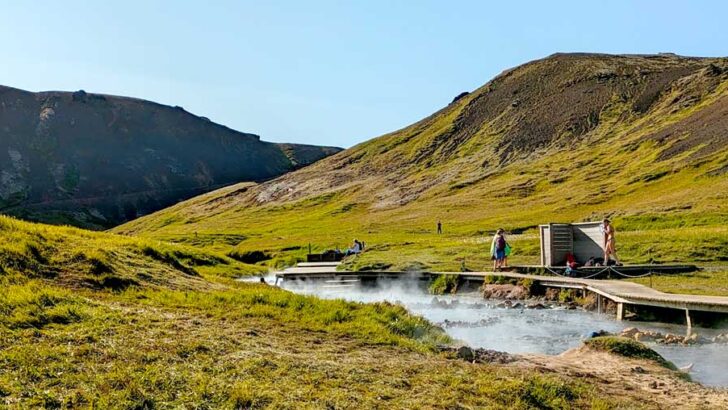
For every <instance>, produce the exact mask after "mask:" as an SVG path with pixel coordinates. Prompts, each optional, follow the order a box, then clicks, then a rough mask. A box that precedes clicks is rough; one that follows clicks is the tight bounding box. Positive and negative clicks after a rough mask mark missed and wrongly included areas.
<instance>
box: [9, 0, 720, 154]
mask: <svg viewBox="0 0 728 410" xmlns="http://www.w3.org/2000/svg"><path fill="white" fill-rule="evenodd" d="M112 3H113V4H112ZM726 16H728V2H723V1H718V0H716V1H690V2H688V1H682V2H678V1H648V0H644V1H638V0H633V1H627V0H622V1H551V2H546V1H520V2H519V1H497V2H486V1H444V0H443V1H415V0H411V1H394V0H390V1H386V0H382V1H374V0H368V1H367V0H361V1H356V2H354V1H348V2H347V1H314V0H310V1H263V0H260V1H204V2H203V1H197V2H192V1H153V0H146V1H130V0H126V1H121V0H119V1H105V0H104V1H70V0H64V1H20V0H18V1H12V2H11V1H4V0H0V39H2V41H1V42H0V45H2V47H0V53H1V55H2V57H1V59H0V84H4V85H9V86H14V87H18V88H23V89H28V90H32V91H40V90H78V89H84V90H86V91H89V92H102V93H110V94H119V95H128V96H134V97H140V98H145V99H149V100H154V101H158V102H161V103H165V104H170V105H181V106H183V107H185V109H187V110H188V111H191V112H193V113H195V114H198V115H203V116H206V117H209V118H210V119H212V120H213V121H216V122H219V123H222V124H225V125H227V126H230V127H232V128H235V129H238V130H241V131H247V132H253V133H257V134H260V135H261V136H262V137H263V139H265V140H269V141H281V142H282V141H290V142H307V143H313V144H325V145H338V146H344V147H348V146H351V145H353V144H355V143H357V142H360V141H364V140H366V139H369V138H372V137H375V136H377V135H380V134H383V133H386V132H389V131H393V130H396V129H398V128H401V127H403V126H405V125H407V124H410V123H412V122H414V121H416V120H418V119H420V118H422V117H424V116H426V115H428V114H430V113H432V112H433V111H435V110H437V109H439V108H441V107H442V106H444V105H446V104H447V103H449V102H450V101H451V99H452V98H453V97H454V96H455V95H456V94H458V93H460V92H461V91H465V90H473V89H475V88H477V87H479V86H480V85H482V84H484V83H485V82H487V81H488V80H489V79H491V78H492V77H493V76H494V75H496V74H498V73H499V72H501V71H503V70H504V69H506V68H509V67H512V66H515V65H518V64H521V63H524V62H526V61H529V60H532V59H536V58H541V57H544V56H547V55H549V54H551V53H554V52H559V51H563V52H568V51H590V52H606V53H657V52H675V53H678V54H685V55H699V56H725V55H728V29H726Z"/></svg>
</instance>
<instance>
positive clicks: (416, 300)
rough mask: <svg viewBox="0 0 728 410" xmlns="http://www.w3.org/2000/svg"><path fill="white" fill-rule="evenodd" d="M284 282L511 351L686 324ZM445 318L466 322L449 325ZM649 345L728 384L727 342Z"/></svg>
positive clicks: (410, 288)
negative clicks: (392, 309)
mask: <svg viewBox="0 0 728 410" xmlns="http://www.w3.org/2000/svg"><path fill="white" fill-rule="evenodd" d="M255 280H258V279H257V278H256V279H255ZM268 281H269V283H272V282H274V281H275V279H274V278H268ZM280 286H281V287H282V288H284V289H288V290H290V291H293V292H296V293H301V294H308V295H315V296H318V297H321V298H327V299H346V300H350V301H357V302H381V301H388V302H392V303H399V304H401V305H403V306H405V307H406V308H407V309H408V310H409V311H411V312H412V313H415V314H418V315H421V316H423V317H425V318H427V319H428V320H430V321H431V322H433V323H436V324H439V325H441V326H443V328H444V329H445V331H446V332H447V333H448V334H449V335H450V336H452V337H453V338H455V339H458V340H461V341H463V342H465V343H466V344H468V345H469V346H472V347H480V348H486V349H494V350H499V351H503V352H508V353H541V354H550V355H555V354H560V353H562V352H564V351H566V350H568V349H571V348H574V347H578V346H579V345H580V344H581V341H582V340H584V338H585V337H587V335H589V334H590V333H591V332H593V331H598V330H606V331H608V332H611V333H618V332H620V331H622V330H623V329H626V328H628V327H638V328H639V329H641V330H654V331H659V332H662V333H675V334H685V333H686V328H685V326H681V325H672V324H664V323H654V322H629V321H622V322H620V321H617V320H616V319H615V318H614V317H613V316H612V315H607V314H597V313H594V312H589V311H584V310H580V309H577V310H567V309H560V308H553V309H513V308H503V307H498V306H497V305H498V302H497V301H493V300H484V299H483V298H482V296H480V295H479V294H478V293H477V292H464V293H457V294H455V295H444V296H433V295H430V294H428V293H427V291H426V288H425V287H424V286H423V283H418V282H416V281H395V280H391V281H386V282H382V281H380V282H379V283H378V284H377V285H376V286H361V285H360V284H358V283H347V284H343V285H342V284H338V283H330V282H317V281H307V282H283V283H281V284H280ZM446 320H447V321H450V322H463V323H456V325H455V326H446V322H445V321H446ZM693 330H694V331H695V332H697V333H699V334H700V335H703V336H706V337H711V336H713V335H716V334H718V333H719V331H718V330H715V329H701V328H694V329H693ZM725 331H726V330H725V329H724V330H722V332H725ZM647 345H648V346H649V347H650V348H652V349H654V350H655V351H657V352H658V353H660V354H661V355H662V356H663V357H665V358H666V359H667V360H670V361H672V362H673V363H674V364H675V365H676V366H678V367H682V366H686V365H688V364H690V363H692V364H693V368H692V371H691V372H690V375H691V377H692V378H693V380H695V381H698V382H700V383H702V384H704V385H707V386H720V387H728V371H727V370H726V369H728V345H726V344H717V343H714V344H703V345H693V346H682V345H662V344H657V343H647Z"/></svg>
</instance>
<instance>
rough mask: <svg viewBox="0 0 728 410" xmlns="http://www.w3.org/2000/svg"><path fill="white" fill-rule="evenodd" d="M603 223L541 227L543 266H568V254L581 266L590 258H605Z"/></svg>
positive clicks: (562, 224)
mask: <svg viewBox="0 0 728 410" xmlns="http://www.w3.org/2000/svg"><path fill="white" fill-rule="evenodd" d="M601 224H602V223H601V222H580V223H571V224H568V223H549V224H546V225H540V226H539V231H540V233H541V265H542V266H548V267H557V266H558V267H560V266H564V265H566V254H567V253H571V254H572V255H574V259H576V262H577V263H579V264H580V265H582V264H584V263H585V262H586V261H587V260H588V259H589V258H592V257H593V258H599V257H604V247H603V243H604V237H603V235H604V234H603V233H602V229H601Z"/></svg>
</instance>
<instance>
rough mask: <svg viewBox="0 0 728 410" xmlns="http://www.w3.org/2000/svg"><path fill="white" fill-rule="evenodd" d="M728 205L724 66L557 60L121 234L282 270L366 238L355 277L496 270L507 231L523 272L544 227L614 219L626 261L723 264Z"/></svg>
mask: <svg viewBox="0 0 728 410" xmlns="http://www.w3.org/2000/svg"><path fill="white" fill-rule="evenodd" d="M726 192H728V59H725V58H688V57H680V56H676V55H671V54H664V55H617V56H615V55H601V54H555V55H552V56H550V57H548V58H545V59H542V60H537V61H533V62H530V63H527V64H524V65H522V66H519V67H516V68H514V69H511V70H507V71H505V72H503V73H502V74H500V75H499V76H497V77H496V78H494V79H493V80H491V81H490V82H488V83H487V84H485V85H484V86H482V87H480V88H479V89H477V90H475V91H473V92H471V93H464V94H461V95H459V96H458V98H456V99H455V100H454V101H453V102H452V103H451V104H449V105H448V106H447V107H445V108H443V109H441V110H440V111H438V112H436V113H434V114H433V115H431V116H429V117H427V118H425V119H423V120H421V121H419V122H417V123H415V124H412V125H411V126H408V127H406V128H404V129H402V130H399V131H396V132H393V133H391V134H387V135H384V136H381V137H379V138H375V139H372V140H370V141H368V142H365V143H363V144H360V145H358V146H356V147H353V148H351V149H348V150H346V151H344V152H341V153H339V154H337V155H334V156H332V157H329V158H327V159H325V160H323V161H320V162H318V163H316V164H314V165H313V166H311V167H307V168H305V169H302V170H299V171H297V172H293V173H290V174H287V175H285V176H282V177H280V178H277V179H274V180H272V181H268V182H266V183H263V184H259V185H255V186H247V185H246V186H240V187H238V188H235V187H232V188H226V189H224V190H221V191H219V192H214V193H210V194H207V195H205V196H202V197H199V198H195V199H193V200H190V201H188V202H185V203H182V204H179V205H177V206H175V207H172V208H170V209H167V210H164V211H162V212H159V213H157V214H154V215H150V216H148V217H145V218H141V219H139V220H137V221H134V222H132V223H130V224H127V225H124V226H122V227H120V228H119V229H118V230H119V231H120V232H125V233H134V234H141V235H147V236H152V237H162V238H168V239H172V240H179V241H185V240H186V239H185V237H186V235H188V234H189V232H192V231H194V232H201V233H204V232H210V233H211V232H215V233H216V234H218V235H220V234H225V233H229V234H231V235H232V234H234V235H243V237H244V239H243V240H242V241H237V242H238V243H236V244H235V245H234V247H235V248H236V250H235V251H236V252H245V251H249V250H253V249H255V250H262V251H266V252H269V253H270V254H271V256H275V255H278V256H280V257H281V258H283V259H285V258H295V257H300V256H301V253H302V251H295V250H294V251H288V250H287V249H291V247H292V246H293V249H295V246H294V245H301V244H307V243H309V242H311V243H313V244H314V245H318V246H319V249H323V248H326V247H333V246H336V245H338V246H345V245H346V244H348V243H349V242H350V241H351V239H352V238H354V237H359V238H362V239H364V240H366V241H367V242H368V243H369V244H370V245H371V248H370V252H367V253H366V254H365V255H364V256H363V257H362V258H360V260H359V261H358V262H357V264H358V267H359V268H366V267H367V266H370V267H371V266H375V265H376V266H378V267H387V266H394V267H398V268H423V267H430V268H450V269H452V268H456V267H459V265H460V262H462V261H465V262H466V263H467V264H468V265H469V266H472V267H473V268H482V267H483V266H485V264H486V263H488V261H487V254H486V250H485V248H486V245H484V244H481V243H482V242H487V241H488V240H487V239H484V238H483V235H484V234H487V233H489V232H491V231H493V230H495V229H496V228H498V227H499V226H503V227H505V228H506V229H508V230H510V231H511V232H512V233H513V234H516V235H515V236H513V237H512V241H513V242H515V243H514V247H515V248H517V249H518V251H517V252H516V253H515V255H514V260H515V261H516V262H518V261H520V262H528V263H534V262H537V257H538V245H537V239H536V237H535V235H534V233H535V229H534V228H535V226H536V225H537V224H539V223H546V222H559V221H579V220H587V219H595V218H601V217H603V216H605V215H610V216H612V217H613V218H614V219H615V220H616V221H617V229H618V231H620V238H621V239H620V249H621V251H622V252H623V257H624V256H626V257H627V259H628V261H632V262H645V261H648V260H660V261H674V260H683V261H685V260H687V261H715V260H726V259H728V255H726V254H725V249H727V246H728V231H727V230H726V228H725V226H726V223H727V222H728V200H727V199H728V194H726ZM438 219H441V220H442V221H443V224H444V228H445V235H443V236H434V235H433V234H432V232H433V231H434V226H435V222H436V221H437V220H438ZM688 226H689V227H692V228H691V229H688V230H685V229H681V228H684V227H688ZM520 234H523V235H520ZM681 241H682V242H681ZM685 241H688V242H694V245H692V246H684V242H685ZM212 242H213V243H205V245H206V246H218V247H225V246H228V245H229V244H230V243H232V242H235V241H227V242H224V243H223V242H214V241H212ZM681 244H683V245H681Z"/></svg>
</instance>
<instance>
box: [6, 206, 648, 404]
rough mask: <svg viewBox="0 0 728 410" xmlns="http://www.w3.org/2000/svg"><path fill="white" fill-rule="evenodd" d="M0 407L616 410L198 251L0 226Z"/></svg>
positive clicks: (416, 325) (589, 392)
mask: <svg viewBox="0 0 728 410" xmlns="http://www.w3.org/2000/svg"><path fill="white" fill-rule="evenodd" d="M0 239H1V241H0V407H9V408H124V409H129V408H137V409H151V408H230V409H240V408H255V409H258V408H291V409H301V408H403V409H404V408H454V407H466V408H509V409H510V408H522V409H526V408H536V407H537V408H544V409H566V408H615V407H618V406H621V407H625V406H626V407H630V405H631V404H636V403H637V398H635V397H632V395H631V394H630V393H629V392H627V391H621V390H619V391H614V392H612V391H611V390H610V389H611V388H610V386H608V385H597V384H593V381H590V380H587V379H578V378H575V377H573V376H567V375H564V376H561V375H558V374H541V373H540V372H538V371H536V370H528V369H518V368H509V367H504V366H499V365H487V364H472V363H467V362H464V361H462V360H459V359H455V358H454V357H452V356H451V355H448V354H443V353H437V349H436V348H435V347H436V346H437V345H439V344H443V343H449V342H451V340H450V339H449V338H448V337H447V336H446V335H445V334H444V333H443V331H442V330H441V329H439V328H436V327H434V326H432V325H431V324H430V323H428V322H426V321H425V320H423V319H421V318H419V317H416V316H412V315H410V314H409V313H408V312H407V311H406V310H405V309H404V308H402V307H400V306H396V305H391V304H387V303H379V304H360V303H349V302H344V301H341V300H331V301H326V300H319V299H316V298H313V297H307V296H301V295H296V294H293V293H290V292H287V291H284V290H281V289H278V288H275V287H270V286H267V285H262V284H245V283H237V282H234V281H232V280H230V279H228V278H226V277H225V276H227V275H229V274H230V271H231V270H235V269H238V270H239V272H238V274H241V273H242V272H243V271H245V270H247V269H250V268H249V267H247V266H245V265H243V264H239V263H237V262H235V261H233V260H229V259H228V258H226V257H224V256H219V255H215V254H214V253H210V252H207V251H201V250H195V249H190V248H187V247H184V246H180V245H173V244H165V243H162V242H157V241H151V240H138V239H134V238H126V237H120V236H116V235H111V234H104V233H94V232H87V231H82V230H79V229H73V228H63V227H55V226H44V225H38V224H31V223H25V222H19V221H16V220H13V219H9V218H6V217H2V218H0Z"/></svg>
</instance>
